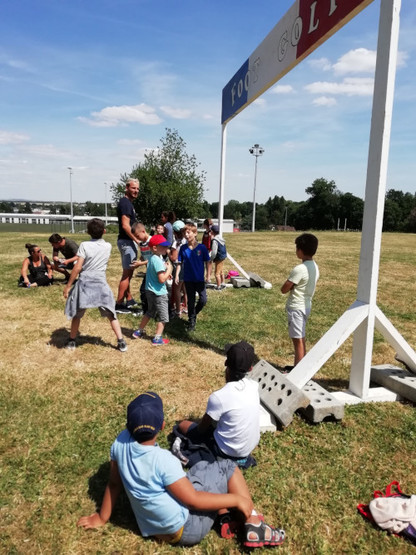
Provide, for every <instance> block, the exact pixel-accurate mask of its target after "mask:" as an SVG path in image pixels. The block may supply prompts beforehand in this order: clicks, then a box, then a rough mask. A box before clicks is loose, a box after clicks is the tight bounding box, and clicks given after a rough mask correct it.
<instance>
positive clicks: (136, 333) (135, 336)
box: [131, 328, 145, 339]
mask: <svg viewBox="0 0 416 555" xmlns="http://www.w3.org/2000/svg"><path fill="white" fill-rule="evenodd" d="M144 336H145V331H144V330H141V329H140V328H139V329H138V330H136V331H134V332H133V333H132V334H131V337H132V339H141V338H142V337H144Z"/></svg>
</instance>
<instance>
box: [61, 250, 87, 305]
mask: <svg viewBox="0 0 416 555" xmlns="http://www.w3.org/2000/svg"><path fill="white" fill-rule="evenodd" d="M84 260H85V258H82V256H78V262H77V263H76V264H75V266H74V267H73V269H72V271H71V275H70V276H69V280H68V283H67V285H66V286H65V289H64V292H63V295H64V298H65V299H67V298H68V293H69V290H70V289H71V287H72V284H73V283H74V281H75V280H76V279H77V277H78V276H79V274H80V272H81V270H82V265H83V264H84Z"/></svg>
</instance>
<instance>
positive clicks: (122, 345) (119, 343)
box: [117, 338, 127, 353]
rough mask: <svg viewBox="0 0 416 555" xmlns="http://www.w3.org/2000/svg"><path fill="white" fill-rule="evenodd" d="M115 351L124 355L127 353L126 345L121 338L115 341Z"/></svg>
mask: <svg viewBox="0 0 416 555" xmlns="http://www.w3.org/2000/svg"><path fill="white" fill-rule="evenodd" d="M117 349H118V350H119V351H121V352H122V353H125V352H126V351H127V343H126V342H125V341H124V339H123V338H122V339H117Z"/></svg>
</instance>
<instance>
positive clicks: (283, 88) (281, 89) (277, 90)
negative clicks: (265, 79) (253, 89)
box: [270, 85, 295, 94]
mask: <svg viewBox="0 0 416 555" xmlns="http://www.w3.org/2000/svg"><path fill="white" fill-rule="evenodd" d="M270 92H271V93H272V94H289V93H293V92H295V91H294V89H293V87H292V85H276V86H275V87H273V88H272V89H271V90H270Z"/></svg>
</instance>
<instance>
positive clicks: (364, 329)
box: [349, 0, 401, 399]
mask: <svg viewBox="0 0 416 555" xmlns="http://www.w3.org/2000/svg"><path fill="white" fill-rule="evenodd" d="M400 4H401V0H381V6H380V23H379V33H378V45H377V62H376V71H375V79H374V97H373V111H372V118H371V131H370V144H369V152H368V166H367V182H366V191H365V205H364V217H363V230H362V239H361V254H360V267H359V273H358V287H357V300H358V301H361V302H363V303H367V304H368V317H367V318H366V320H365V321H364V322H362V324H360V326H359V327H358V328H357V330H356V331H355V333H354V342H353V350H352V364H351V374H350V385H349V388H350V391H351V392H352V393H354V394H355V395H357V396H359V397H360V398H362V399H365V398H366V397H367V395H368V388H369V382H370V372H371V355H372V351H373V339H374V327H375V309H376V302H377V285H378V276H379V266H380V250H381V234H382V228H383V214H384V199H385V193H386V179H387V165H388V154H389V145H390V130H391V119H392V109H393V97H394V80H395V72H396V63H397V49H398V41H399V20H400V17H399V14H400Z"/></svg>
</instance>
